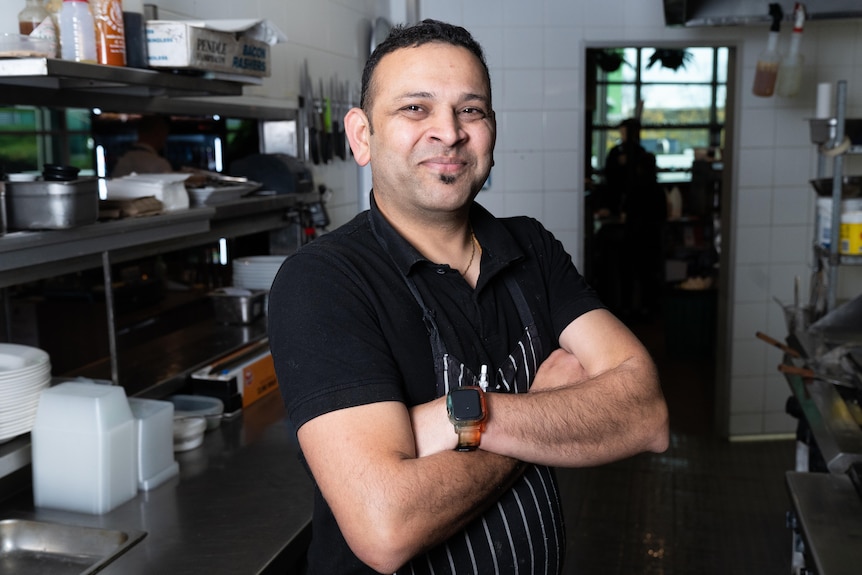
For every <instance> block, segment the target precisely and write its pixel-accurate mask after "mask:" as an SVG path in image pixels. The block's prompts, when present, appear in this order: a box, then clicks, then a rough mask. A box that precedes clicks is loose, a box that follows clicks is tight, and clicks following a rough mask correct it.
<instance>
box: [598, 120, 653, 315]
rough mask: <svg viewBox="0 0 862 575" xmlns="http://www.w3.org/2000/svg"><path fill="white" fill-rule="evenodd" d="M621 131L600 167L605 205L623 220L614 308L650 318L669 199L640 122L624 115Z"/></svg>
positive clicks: (628, 313)
mask: <svg viewBox="0 0 862 575" xmlns="http://www.w3.org/2000/svg"><path fill="white" fill-rule="evenodd" d="M619 131H620V143H619V144H617V145H616V146H614V147H613V148H612V149H611V151H610V152H609V153H608V157H607V159H606V161H605V171H604V176H605V186H606V188H605V189H606V193H607V198H608V200H607V203H606V209H607V210H608V211H609V212H610V213H615V214H616V215H618V216H619V221H620V222H621V224H622V234H621V238H620V240H619V249H618V250H617V251H616V253H618V254H619V255H620V259H622V262H619V263H616V264H611V265H614V266H615V267H618V268H619V276H618V278H619V290H618V293H619V295H620V301H619V302H618V305H619V310H617V311H618V313H619V314H620V316H621V317H622V318H623V319H625V320H635V319H649V318H650V317H651V315H652V314H653V313H654V312H655V311H656V308H657V307H658V305H659V299H660V297H661V284H662V271H661V266H662V261H663V259H662V233H663V229H662V225H663V223H664V221H665V220H666V218H667V200H666V199H665V194H664V191H663V190H662V189H661V186H659V184H658V174H657V168H656V158H655V155H654V154H652V153H651V152H648V151H647V150H646V149H645V148H644V147H643V146H642V145H641V124H640V121H639V120H637V119H635V118H629V119H627V120H624V121H623V122H622V123H621V124H620V125H619ZM600 215H605V216H606V215H608V214H607V213H605V214H600ZM604 264H605V265H608V264H609V262H604Z"/></svg>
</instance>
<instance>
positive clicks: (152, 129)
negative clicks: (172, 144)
mask: <svg viewBox="0 0 862 575" xmlns="http://www.w3.org/2000/svg"><path fill="white" fill-rule="evenodd" d="M170 133H171V126H170V122H169V120H168V119H167V118H166V117H164V116H144V117H142V118H141V120H140V122H139V123H138V141H137V142H135V143H134V144H132V146H131V148H129V150H128V151H127V152H126V153H125V154H123V155H122V156H121V157H120V159H119V160H117V164H116V165H115V166H114V170H113V171H112V172H111V177H114V178H118V177H120V176H127V175H129V174H131V173H137V174H163V173H167V172H172V171H173V166H171V163H170V162H169V161H168V160H167V159H165V157H164V156H162V155H161V153H162V150H164V147H165V142H167V140H168V135H169V134H170Z"/></svg>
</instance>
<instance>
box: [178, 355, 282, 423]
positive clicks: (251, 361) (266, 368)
mask: <svg viewBox="0 0 862 575" xmlns="http://www.w3.org/2000/svg"><path fill="white" fill-rule="evenodd" d="M268 341H269V340H266V339H265V340H262V341H261V342H259V343H257V344H254V345H251V346H249V347H248V348H246V349H244V350H240V351H239V352H236V353H234V354H230V355H228V356H226V357H224V358H222V359H220V360H219V361H217V362H215V363H214V364H211V365H208V366H207V367H204V368H202V369H199V370H197V371H195V372H193V373H192V374H191V381H192V387H193V390H194V393H196V394H201V395H209V396H212V397H218V398H219V399H221V400H222V401H223V402H225V412H226V413H228V414H231V413H234V412H236V411H238V410H239V409H241V408H243V407H248V406H249V405H251V404H252V403H254V402H255V401H257V400H258V399H260V398H261V397H263V396H264V395H266V394H268V393H271V392H273V391H275V390H277V389H278V381H277V380H276V377H275V367H274V365H273V361H272V354H270V352H269V348H268V345H269V343H268Z"/></svg>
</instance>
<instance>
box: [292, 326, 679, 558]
mask: <svg viewBox="0 0 862 575" xmlns="http://www.w3.org/2000/svg"><path fill="white" fill-rule="evenodd" d="M560 345H561V350H558V351H557V352H554V353H553V354H552V355H551V356H550V357H549V358H548V359H547V360H546V361H545V362H544V363H543V364H542V366H541V368H540V370H539V372H538V373H537V374H536V378H535V380H534V382H533V385H532V387H531V389H530V393H527V394H520V395H510V394H494V393H489V394H488V397H487V399H488V410H489V413H490V414H491V415H490V419H489V420H488V424H487V427H486V430H485V433H483V436H482V444H481V449H479V450H478V451H474V452H471V453H459V452H455V451H452V448H454V447H455V444H456V443H457V435H456V434H455V433H454V430H453V428H452V425H451V424H450V423H449V422H448V418H447V416H446V407H445V398H439V399H436V400H434V401H432V402H429V403H426V404H423V405H420V406H416V407H414V408H412V409H410V410H408V409H407V408H406V407H405V406H404V405H403V404H401V403H397V402H385V403H375V404H370V405H364V406H358V407H351V408H347V409H342V410H338V411H334V412H330V413H327V414H325V415H322V416H320V417H317V418H315V419H313V420H311V421H309V422H308V423H306V424H305V425H303V426H302V427H301V428H300V429H299V441H300V445H301V447H302V450H303V453H304V455H305V457H306V460H307V462H308V464H309V466H310V468H311V470H312V473H313V474H314V477H315V480H316V481H317V483H318V485H319V487H320V489H321V492H322V493H323V495H324V497H325V498H326V500H327V503H328V504H329V506H330V507H331V509H332V511H333V513H334V515H335V518H336V520H337V521H338V525H339V527H340V529H341V531H342V533H343V534H344V537H345V539H346V540H347V542H348V544H349V545H350V547H351V549H352V550H353V552H354V553H355V554H356V555H357V556H358V557H359V558H360V559H361V560H362V561H364V562H365V563H367V564H368V565H370V566H371V567H373V568H374V569H376V570H378V571H380V572H384V573H385V572H388V573H391V572H393V571H395V570H396V569H397V568H398V567H400V566H401V565H402V564H404V563H405V562H406V561H408V560H409V559H410V558H411V557H413V556H415V555H417V554H419V553H421V552H423V551H425V550H427V549H429V548H431V547H433V546H434V545H436V544H438V543H440V542H442V541H445V540H446V539H447V538H449V537H450V536H451V535H453V534H454V533H457V532H458V531H459V530H461V529H462V528H463V527H464V526H465V525H466V524H467V523H468V522H469V521H470V520H471V519H473V518H474V517H476V516H478V515H479V514H480V513H481V512H482V511H483V510H484V509H485V508H486V507H487V506H489V505H491V504H492V503H493V502H494V501H496V499H497V498H498V497H499V494H500V493H502V492H503V491H505V489H506V488H507V487H508V486H509V485H510V484H511V483H512V482H513V481H514V480H515V479H516V478H517V477H518V476H519V474H520V471H521V466H522V463H521V462H530V463H539V464H546V465H557V466H570V467H576V466H588V465H597V464H600V463H604V462H607V461H612V460H615V459H619V458H622V457H626V456H629V455H633V454H635V453H638V452H641V451H663V450H664V449H666V447H667V442H668V428H667V408H666V406H665V403H664V399H663V397H662V394H661V390H660V387H659V383H658V377H657V374H656V372H655V367H654V365H653V363H652V361H651V360H650V358H649V355H648V353H647V352H646V350H645V349H644V348H643V346H642V345H641V344H640V342H638V341H637V339H636V338H635V337H634V335H632V334H631V332H629V331H628V329H626V328H625V327H624V326H623V325H622V324H621V323H620V322H619V321H618V320H617V319H616V318H614V317H613V316H612V315H611V314H610V313H608V312H607V311H604V310H595V311H592V312H589V313H587V314H584V315H583V316H581V317H579V318H578V319H576V320H575V321H574V322H572V324H571V325H569V327H567V328H566V329H565V330H564V331H563V333H562V335H561V336H560Z"/></svg>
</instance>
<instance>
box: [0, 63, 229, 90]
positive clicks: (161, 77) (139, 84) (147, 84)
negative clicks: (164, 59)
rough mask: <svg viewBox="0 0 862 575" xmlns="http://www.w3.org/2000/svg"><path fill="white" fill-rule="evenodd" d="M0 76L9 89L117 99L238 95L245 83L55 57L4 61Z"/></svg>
mask: <svg viewBox="0 0 862 575" xmlns="http://www.w3.org/2000/svg"><path fill="white" fill-rule="evenodd" d="M0 77H2V80H0V82H2V83H3V84H5V85H6V86H24V87H30V88H39V89H42V90H45V89H48V90H67V91H75V92H81V91H84V92H90V93H92V92H98V93H100V94H107V93H110V94H112V95H114V96H116V95H118V94H125V95H136V96H149V97H152V96H238V95H241V94H242V87H243V84H242V83H239V82H235V81H227V80H220V79H217V78H216V77H215V76H214V75H206V74H195V75H192V74H175V73H170V72H160V71H156V70H144V69H140V68H125V67H119V66H105V65H102V64H84V63H81V62H70V61H68V60H58V59H55V58H6V59H0ZM4 98H6V95H5V94H4Z"/></svg>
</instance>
